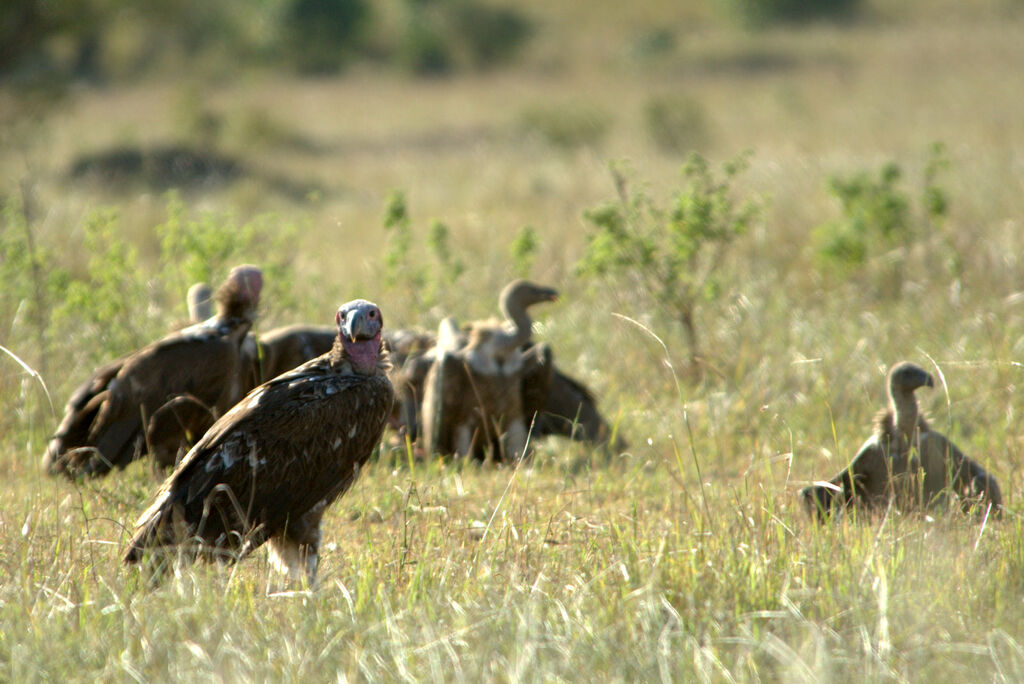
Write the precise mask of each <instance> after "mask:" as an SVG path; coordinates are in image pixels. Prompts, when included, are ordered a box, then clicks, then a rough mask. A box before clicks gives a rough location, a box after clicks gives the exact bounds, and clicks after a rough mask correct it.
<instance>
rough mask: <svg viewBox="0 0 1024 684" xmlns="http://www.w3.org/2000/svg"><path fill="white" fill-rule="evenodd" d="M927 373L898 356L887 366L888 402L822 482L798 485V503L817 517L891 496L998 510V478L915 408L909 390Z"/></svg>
mask: <svg viewBox="0 0 1024 684" xmlns="http://www.w3.org/2000/svg"><path fill="white" fill-rule="evenodd" d="M934 386H935V381H934V379H933V378H932V376H931V374H929V373H928V372H927V371H925V370H924V369H923V368H921V367H920V366H917V365H915V364H913V363H910V362H907V361H903V362H900V363H897V364H896V365H894V366H893V367H892V368H891V369H890V370H889V375H888V391H889V407H888V408H887V409H885V410H883V411H881V412H880V413H879V414H878V416H877V417H876V419H875V428H874V432H873V434H872V435H871V436H870V437H869V438H868V440H867V441H866V442H864V444H863V446H861V448H860V451H858V452H857V455H856V456H854V458H853V461H852V462H851V463H850V465H849V466H847V467H846V469H845V470H843V471H842V472H841V473H839V474H838V475H836V476H835V477H833V478H832V479H831V480H829V481H828V482H822V483H815V484H814V485H812V486H810V487H806V488H804V489H803V490H802V492H801V496H802V498H803V502H804V506H805V508H806V509H807V511H808V512H809V513H810V514H811V515H812V516H816V517H817V518H818V519H824V518H826V517H828V516H829V515H830V514H831V513H832V512H833V511H835V510H838V509H842V508H845V507H847V506H851V505H856V506H859V507H861V508H863V509H866V510H878V509H880V508H885V507H886V506H887V505H888V504H889V502H890V501H892V502H893V503H894V504H895V505H896V507H897V508H900V509H903V510H907V509H912V508H917V507H920V506H921V505H922V504H923V505H925V506H930V505H944V504H946V503H948V501H949V497H950V495H953V496H955V497H957V498H959V500H960V502H961V505H962V507H963V508H964V510H969V509H971V508H972V507H974V506H977V505H981V506H983V507H985V508H989V507H990V508H991V509H992V512H993V513H994V514H996V515H998V514H1000V513H1001V510H1002V504H1003V498H1002V493H1001V491H1000V489H999V484H998V483H997V482H996V480H995V478H994V477H993V476H992V475H990V474H989V473H988V472H987V471H986V470H985V469H984V468H983V467H982V466H981V465H980V464H979V463H978V462H977V461H974V460H973V459H971V458H968V457H967V456H965V455H964V453H963V452H962V451H960V449H959V448H957V446H956V445H955V444H953V443H952V442H951V441H950V440H949V439H947V438H946V436H945V435H943V434H942V433H940V432H937V431H935V430H932V429H931V426H930V425H929V424H928V421H927V420H926V419H925V418H924V416H922V415H921V413H920V411H919V410H918V405H917V397H916V396H915V395H914V391H915V390H917V389H918V388H920V387H934Z"/></svg>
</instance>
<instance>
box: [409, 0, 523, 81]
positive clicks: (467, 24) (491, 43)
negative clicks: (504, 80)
mask: <svg viewBox="0 0 1024 684" xmlns="http://www.w3.org/2000/svg"><path fill="white" fill-rule="evenodd" d="M531 33H532V24H531V22H530V21H529V20H528V19H527V18H526V17H525V16H524V15H522V14H521V13H520V12H518V11H516V10H513V9H509V8H502V7H490V6H488V5H485V4H481V3H479V2H476V1H475V0H406V1H405V28H404V30H403V32H402V35H401V36H400V41H399V43H398V45H397V48H396V54H397V60H398V62H399V63H400V64H401V65H402V66H403V67H404V68H406V69H407V70H409V71H412V72H413V73H416V74H423V75H437V74H443V73H447V72H449V71H451V70H453V69H455V68H456V67H464V68H470V69H484V68H488V67H492V66H495V65H498V64H502V63H504V62H507V61H508V60H510V59H511V58H513V57H514V56H515V55H516V53H518V51H519V50H520V48H521V47H522V46H523V45H524V44H525V42H526V41H527V39H528V38H529V37H530V35H531Z"/></svg>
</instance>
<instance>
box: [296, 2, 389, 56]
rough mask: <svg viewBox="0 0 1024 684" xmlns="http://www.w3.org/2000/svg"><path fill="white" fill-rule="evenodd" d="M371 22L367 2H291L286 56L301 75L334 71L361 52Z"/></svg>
mask: <svg viewBox="0 0 1024 684" xmlns="http://www.w3.org/2000/svg"><path fill="white" fill-rule="evenodd" d="M369 21H370V5H369V4H368V3H367V2H366V1H365V0H292V2H291V3H290V4H289V5H288V7H287V10H286V11H285V13H284V18H283V20H282V32H283V35H284V40H283V42H284V48H285V50H286V55H287V57H288V58H289V59H290V60H291V61H292V62H293V63H294V64H295V66H296V68H298V69H299V71H301V72H304V73H331V72H335V71H337V70H338V69H340V68H341V67H342V66H343V65H344V64H345V62H346V61H347V60H349V59H351V58H352V57H353V55H355V54H357V53H358V52H359V50H360V49H361V47H362V40H363V38H364V36H365V33H366V28H367V26H368V24H369Z"/></svg>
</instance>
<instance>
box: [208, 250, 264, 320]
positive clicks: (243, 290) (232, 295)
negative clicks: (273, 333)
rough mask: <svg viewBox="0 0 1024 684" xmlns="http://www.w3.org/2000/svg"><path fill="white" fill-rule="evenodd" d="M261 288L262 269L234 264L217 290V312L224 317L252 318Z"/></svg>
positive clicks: (257, 304) (254, 314)
mask: <svg viewBox="0 0 1024 684" xmlns="http://www.w3.org/2000/svg"><path fill="white" fill-rule="evenodd" d="M262 289H263V271H261V270H260V269H259V267H257V266H251V265H249V264H245V265H243V266H235V267H234V268H233V269H231V273H229V274H228V279H227V280H226V281H224V284H223V285H221V286H220V289H218V290H217V304H218V305H219V306H218V308H219V311H218V314H220V315H221V316H222V317H225V318H244V319H247V320H250V321H251V320H253V319H254V318H255V317H256V307H257V306H259V303H260V290H262Z"/></svg>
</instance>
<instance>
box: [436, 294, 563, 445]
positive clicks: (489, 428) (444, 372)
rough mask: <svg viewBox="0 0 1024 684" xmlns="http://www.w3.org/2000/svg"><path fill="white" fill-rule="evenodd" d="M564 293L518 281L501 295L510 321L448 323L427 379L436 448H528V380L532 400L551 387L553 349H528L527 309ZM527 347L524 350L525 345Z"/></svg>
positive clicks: (440, 333)
mask: <svg viewBox="0 0 1024 684" xmlns="http://www.w3.org/2000/svg"><path fill="white" fill-rule="evenodd" d="M557 297H558V292H557V291H555V290H553V289H551V288H548V287H542V286H540V285H536V284H534V283H531V282H528V281H525V280H517V281H514V282H512V283H510V284H509V285H508V286H506V287H505V288H504V290H502V293H501V296H500V298H499V301H500V306H501V310H502V313H503V314H504V315H505V319H506V322H505V323H499V322H477V323H472V324H470V325H468V326H466V327H465V328H463V329H459V328H458V326H457V325H456V324H455V322H454V320H453V319H450V318H449V319H445V320H444V321H442V322H441V325H440V326H439V328H438V334H437V347H436V349H435V350H434V353H433V357H434V362H433V364H432V365H431V367H430V370H429V372H428V373H427V375H426V378H425V380H424V389H423V395H422V396H423V399H422V411H421V414H422V420H421V423H422V432H423V436H424V442H425V448H426V449H427V450H428V452H429V453H443V454H450V453H454V454H456V455H459V456H466V455H469V454H471V453H472V454H474V455H480V454H481V453H482V451H483V450H484V449H485V448H487V447H488V446H490V447H492V448H494V450H495V453H496V454H497V455H498V457H499V458H506V459H510V460H514V459H518V458H520V457H522V455H523V450H524V449H525V447H526V438H527V428H526V421H527V420H531V419H532V415H531V416H529V417H527V416H525V415H524V409H523V405H524V380H526V379H529V381H530V382H532V383H535V384H534V386H533V387H531V388H527V389H525V392H526V394H527V395H528V398H529V401H531V402H532V403H534V404H536V403H538V401H537V399H536V397H538V396H544V395H546V393H547V392H548V387H549V385H550V381H551V373H552V367H553V366H552V364H551V351H550V349H549V348H547V347H546V346H545V347H536V348H534V347H535V345H534V346H529V342H530V337H531V334H532V321H531V320H530V317H529V315H528V314H527V313H526V310H527V308H529V307H530V306H531V305H533V304H536V303H538V302H545V301H554V300H555V299H557ZM524 346H526V347H527V348H526V350H525V351H524V350H523V349H522V348H523V347H524Z"/></svg>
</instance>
